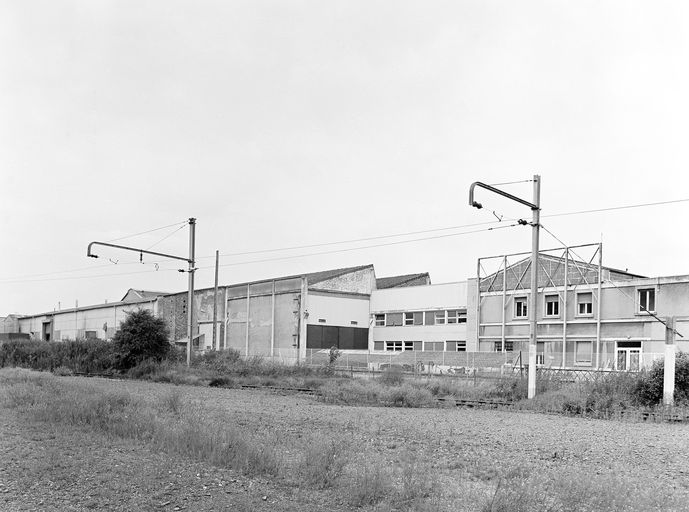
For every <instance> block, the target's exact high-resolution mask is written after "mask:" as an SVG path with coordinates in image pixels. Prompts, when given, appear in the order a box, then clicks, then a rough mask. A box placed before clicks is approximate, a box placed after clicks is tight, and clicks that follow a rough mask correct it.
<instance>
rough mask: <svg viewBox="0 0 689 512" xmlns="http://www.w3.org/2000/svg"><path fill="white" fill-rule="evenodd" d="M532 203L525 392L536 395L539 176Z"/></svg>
mask: <svg viewBox="0 0 689 512" xmlns="http://www.w3.org/2000/svg"><path fill="white" fill-rule="evenodd" d="M533 204H534V206H535V207H534V208H531V217H532V218H531V308H530V309H531V311H530V315H529V319H530V322H531V329H529V377H528V386H527V394H528V398H529V399H531V398H533V397H535V396H536V353H537V351H538V315H537V312H538V238H539V234H540V233H539V228H540V220H541V209H540V208H541V177H540V176H539V175H534V177H533Z"/></svg>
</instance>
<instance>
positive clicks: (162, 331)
mask: <svg viewBox="0 0 689 512" xmlns="http://www.w3.org/2000/svg"><path fill="white" fill-rule="evenodd" d="M168 337H169V331H168V328H167V324H166V323H165V321H164V320H163V319H162V318H156V317H155V316H154V315H153V313H151V312H150V311H148V310H146V309H140V310H137V311H132V312H130V313H127V318H126V320H125V321H124V322H122V324H121V325H120V330H119V331H117V333H116V334H115V337H114V338H113V341H114V342H115V347H116V348H117V351H118V355H119V367H120V368H121V369H124V370H128V369H129V368H132V367H134V366H136V365H137V364H138V363H140V362H142V361H145V360H146V359H152V360H154V361H161V360H162V359H163V358H165V356H167V355H168V353H169V352H170V349H171V347H170V343H169V342H168Z"/></svg>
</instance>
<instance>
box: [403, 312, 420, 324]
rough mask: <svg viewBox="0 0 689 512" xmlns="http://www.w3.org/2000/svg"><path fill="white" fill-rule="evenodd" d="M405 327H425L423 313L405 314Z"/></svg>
mask: <svg viewBox="0 0 689 512" xmlns="http://www.w3.org/2000/svg"><path fill="white" fill-rule="evenodd" d="M404 325H423V313H422V312H419V311H412V312H409V313H405V314H404Z"/></svg>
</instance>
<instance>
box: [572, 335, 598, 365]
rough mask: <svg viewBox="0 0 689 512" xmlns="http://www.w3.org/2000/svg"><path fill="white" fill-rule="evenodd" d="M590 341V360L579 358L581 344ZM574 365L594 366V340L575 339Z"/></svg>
mask: <svg viewBox="0 0 689 512" xmlns="http://www.w3.org/2000/svg"><path fill="white" fill-rule="evenodd" d="M583 343H588V345H589V354H590V358H589V360H588V361H587V360H585V359H584V360H579V359H578V357H579V353H580V351H579V345H580V344H583ZM574 366H593V340H575V341H574Z"/></svg>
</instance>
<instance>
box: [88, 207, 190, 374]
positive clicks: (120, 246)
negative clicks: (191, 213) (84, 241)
mask: <svg viewBox="0 0 689 512" xmlns="http://www.w3.org/2000/svg"><path fill="white" fill-rule="evenodd" d="M195 244H196V219H194V218H190V219H189V257H188V258H184V257H182V256H174V255H172V254H165V253H162V252H154V251H149V250H146V249H138V248H136V247H129V246H126V245H115V244H110V243H107V242H91V243H89V245H88V249H87V250H86V256H88V257H89V258H98V255H97V254H93V253H92V252H91V248H92V247H93V246H94V245H102V246H104V247H112V248H114V249H122V250H125V251H134V252H138V253H139V257H140V258H142V257H143V255H144V254H151V255H153V256H160V257H162V258H171V259H173V260H181V261H186V262H187V263H189V269H188V270H183V269H180V270H179V272H189V295H188V297H187V313H188V319H187V366H189V364H190V363H191V337H192V328H193V321H194V271H195V270H196V269H195V263H194V253H195ZM115 321H117V314H115ZM115 328H117V326H115Z"/></svg>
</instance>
